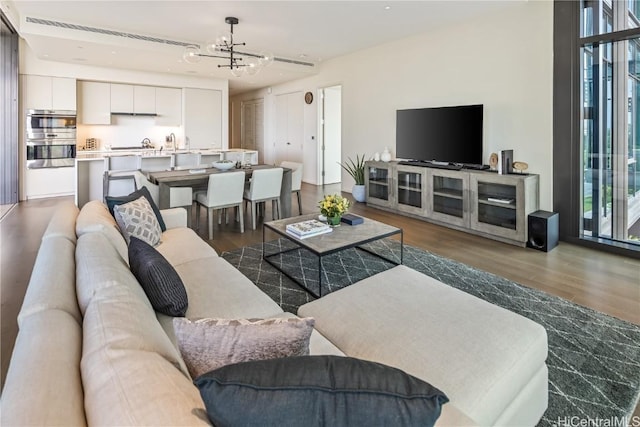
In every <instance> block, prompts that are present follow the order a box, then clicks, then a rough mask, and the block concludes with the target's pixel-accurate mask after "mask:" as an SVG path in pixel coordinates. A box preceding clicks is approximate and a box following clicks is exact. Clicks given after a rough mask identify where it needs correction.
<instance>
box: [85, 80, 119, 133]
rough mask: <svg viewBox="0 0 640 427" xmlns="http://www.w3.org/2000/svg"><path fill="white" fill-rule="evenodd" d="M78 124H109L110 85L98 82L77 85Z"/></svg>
mask: <svg viewBox="0 0 640 427" xmlns="http://www.w3.org/2000/svg"><path fill="white" fill-rule="evenodd" d="M78 104H79V108H78V123H80V124H85V125H110V124H111V85H110V84H109V83H100V82H80V83H79V84H78Z"/></svg>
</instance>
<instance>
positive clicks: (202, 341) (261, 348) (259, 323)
mask: <svg viewBox="0 0 640 427" xmlns="http://www.w3.org/2000/svg"><path fill="white" fill-rule="evenodd" d="M314 324H315V321H314V319H312V318H303V319H301V318H298V317H291V318H272V319H198V320H189V319H186V318H177V317H176V318H175V319H173V328H174V330H175V334H176V339H177V342H178V348H179V349H180V353H181V354H182V358H183V359H184V362H185V364H186V365H187V369H188V370H189V374H190V375H191V377H192V378H193V379H195V378H197V377H199V376H200V375H202V374H205V373H207V372H209V371H212V370H214V369H218V368H221V367H223V366H225V365H229V364H232V363H239V362H248V361H251V360H263V359H273V358H277V357H290V356H304V355H307V354H309V340H310V338H311V332H313V326H314Z"/></svg>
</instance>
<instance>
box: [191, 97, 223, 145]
mask: <svg viewBox="0 0 640 427" xmlns="http://www.w3.org/2000/svg"><path fill="white" fill-rule="evenodd" d="M183 97H184V114H183V115H182V116H183V117H184V135H185V138H188V139H189V147H190V148H222V92H221V91H219V90H210V89H190V88H187V89H184V91H183Z"/></svg>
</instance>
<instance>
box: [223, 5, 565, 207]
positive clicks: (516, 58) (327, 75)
mask: <svg viewBox="0 0 640 427" xmlns="http://www.w3.org/2000/svg"><path fill="white" fill-rule="evenodd" d="M461 7H463V5H461ZM552 73H553V2H551V1H529V2H525V3H515V4H513V5H511V6H510V7H507V8H505V9H504V10H502V11H501V12H499V13H495V14H491V15H487V16H484V17H482V18H478V17H477V18H476V19H475V20H473V21H469V22H465V23H463V24H461V25H458V26H455V27H449V28H446V29H440V30H437V31H434V32H431V33H426V34H423V35H420V36H416V37H411V38H408V39H405V40H402V41H399V42H393V43H388V44H385V45H381V46H378V47H375V48H372V49H367V50H363V51H360V52H357V53H354V54H351V55H347V56H343V57H341V58H336V59H334V60H331V61H327V62H325V63H323V64H321V69H320V72H319V74H318V75H316V76H313V77H309V78H306V79H302V80H297V81H294V82H289V83H286V84H282V85H278V86H274V87H273V88H272V93H271V94H269V93H267V91H266V90H261V91H256V92H251V93H245V94H242V95H239V96H237V97H234V99H233V101H234V102H235V101H239V100H242V99H255V98H259V97H264V98H265V123H266V125H265V127H266V132H265V144H266V145H267V149H269V147H272V144H273V135H274V134H275V133H274V129H273V128H274V123H275V115H274V111H275V109H274V108H273V103H274V96H275V95H278V94H282V93H288V92H293V91H303V92H306V91H311V92H313V93H316V92H317V89H318V88H320V87H326V86H332V85H336V84H340V85H342V89H343V91H342V100H343V106H342V125H343V127H342V158H343V159H346V158H347V157H355V156H356V154H363V153H366V154H367V155H368V156H372V155H373V153H374V152H376V151H378V152H381V151H382V150H383V149H384V147H385V146H388V147H389V149H390V150H391V152H392V154H394V153H395V112H396V110H398V109H404V108H420V107H437V106H446V105H464V104H484V158H485V159H486V162H487V163H488V158H489V154H490V153H492V152H496V151H498V150H501V149H513V150H514V156H515V160H520V161H525V162H527V163H528V164H529V172H531V173H536V174H539V175H540V207H541V209H546V210H553V209H552V207H553V203H552V200H553V190H552V181H553V179H552V178H553V175H552V174H553V171H552V163H553V148H552V88H553V87H552ZM300 102H303V100H302V99H301V100H300ZM317 105H318V103H317V102H316V101H314V102H313V104H311V105H306V106H305V116H304V117H305V124H304V129H305V159H306V158H307V152H309V153H317V146H316V144H315V143H316V140H317V139H313V140H312V139H311V137H312V136H315V135H316V132H317V113H316V108H317ZM307 110H311V111H310V112H309V113H307ZM308 150H309V151H308ZM265 155H266V157H267V158H268V157H269V153H265ZM314 165H315V163H313V164H307V162H305V181H307V182H315V176H316V171H313V173H310V174H309V175H307V172H311V171H310V170H309V169H313V167H314ZM342 183H343V185H342V187H343V190H345V191H349V190H350V188H351V186H352V184H353V181H352V179H351V177H349V176H348V175H347V174H346V172H343V175H342Z"/></svg>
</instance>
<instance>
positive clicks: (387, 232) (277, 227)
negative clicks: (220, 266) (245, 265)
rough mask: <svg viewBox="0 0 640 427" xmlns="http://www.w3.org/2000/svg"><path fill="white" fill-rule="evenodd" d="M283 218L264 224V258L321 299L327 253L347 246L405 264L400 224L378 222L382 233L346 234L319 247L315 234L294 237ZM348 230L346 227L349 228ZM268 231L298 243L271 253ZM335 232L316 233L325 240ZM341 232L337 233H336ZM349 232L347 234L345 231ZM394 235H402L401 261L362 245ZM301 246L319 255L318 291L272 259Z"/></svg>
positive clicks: (397, 263)
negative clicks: (268, 250)
mask: <svg viewBox="0 0 640 427" xmlns="http://www.w3.org/2000/svg"><path fill="white" fill-rule="evenodd" d="M300 220H304V218H303V217H299V218H297V219H296V218H288V220H287V221H286V222H287V223H292V222H297V221H300ZM365 220H366V221H370V222H374V223H377V221H374V220H370V219H365ZM282 221H283V220H280V221H271V222H267V223H265V224H264V226H263V227H262V259H264V260H265V261H266V262H268V263H269V264H270V265H271V266H273V267H274V268H275V269H276V270H278V271H279V272H281V273H282V274H284V275H285V276H286V277H288V278H289V279H291V280H293V281H294V282H295V283H297V284H298V285H300V287H301V288H302V289H304V290H306V291H307V292H309V293H310V294H311V295H313V296H314V297H316V298H321V297H322V276H323V273H324V267H323V262H322V259H323V258H324V257H325V256H327V255H331V254H333V253H336V252H339V251H343V250H346V249H350V248H357V249H360V250H362V251H365V252H367V253H369V254H372V255H375V256H376V257H378V258H380V259H383V260H385V261H388V262H390V263H392V264H394V265H401V264H402V263H403V261H404V260H403V256H404V233H403V230H402V229H401V228H396V227H392V226H388V225H386V224H382V223H377V224H379V225H380V226H382V227H380V231H379V232H378V233H374V234H371V235H369V236H365V237H363V238H358V237H357V235H354V236H352V237H350V238H347V239H345V238H344V236H341V237H342V238H341V239H340V238H336V239H335V240H338V241H339V243H337V242H331V241H329V242H328V243H327V245H326V249H321V250H319V249H318V246H319V245H317V244H314V243H316V242H317V241H316V242H314V241H313V239H314V237H312V238H310V239H297V238H295V237H294V236H291V235H290V234H289V233H286V231H284V230H285V227H286V224H284V227H283V224H280V223H281V222H282ZM343 227H349V228H351V227H354V229H355V230H356V231H357V227H358V226H349V225H344V226H343ZM345 230H346V229H345ZM267 231H270V232H273V233H276V234H278V235H279V236H281V237H284V238H285V239H286V240H288V241H289V242H292V243H294V244H295V245H296V246H295V247H293V248H288V249H285V250H281V251H278V252H274V253H272V254H267V253H266V252H265V242H266V239H265V237H266V234H267ZM350 231H351V230H350ZM331 234H332V233H328V234H324V235H322V236H316V237H317V238H323V239H324V240H325V241H327V240H331V238H332V237H335V236H331ZM336 234H337V233H336ZM343 234H345V233H343ZM394 235H400V261H399V262H398V261H397V258H395V259H394V258H388V257H385V256H383V255H380V254H379V253H376V252H374V251H371V250H369V249H367V248H365V247H363V246H362V245H365V244H367V243H370V242H373V241H376V240H380V239H384V238H387V237H391V236H394ZM301 249H305V250H307V251H309V252H311V253H312V254H313V255H315V256H316V257H317V258H318V292H316V291H315V290H313V289H310V288H309V287H308V286H307V284H306V283H304V281H300V280H298V278H296V277H294V276H293V275H291V274H290V273H289V272H287V271H286V270H285V269H283V268H281V266H280V264H278V263H277V262H274V261H272V258H274V257H277V256H279V255H282V254H285V253H288V252H292V251H297V250H301Z"/></svg>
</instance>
